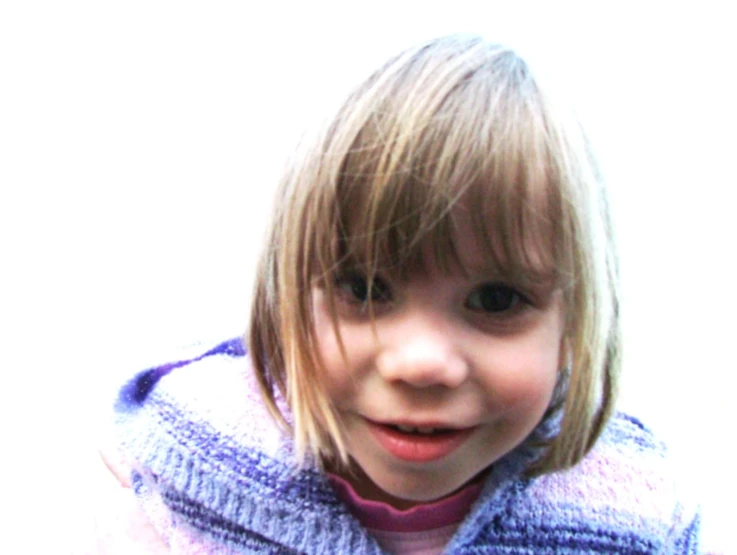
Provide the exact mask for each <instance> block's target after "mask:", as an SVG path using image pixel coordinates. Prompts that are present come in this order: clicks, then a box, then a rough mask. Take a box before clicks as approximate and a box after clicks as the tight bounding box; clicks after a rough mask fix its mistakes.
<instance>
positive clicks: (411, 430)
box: [397, 425, 435, 434]
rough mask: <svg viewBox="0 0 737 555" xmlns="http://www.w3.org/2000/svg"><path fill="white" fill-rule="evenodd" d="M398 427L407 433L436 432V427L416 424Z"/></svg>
mask: <svg viewBox="0 0 737 555" xmlns="http://www.w3.org/2000/svg"><path fill="white" fill-rule="evenodd" d="M397 429H398V430H399V431H400V432H405V433H407V434H433V433H435V428H415V427H414V426H399V425H398V426H397Z"/></svg>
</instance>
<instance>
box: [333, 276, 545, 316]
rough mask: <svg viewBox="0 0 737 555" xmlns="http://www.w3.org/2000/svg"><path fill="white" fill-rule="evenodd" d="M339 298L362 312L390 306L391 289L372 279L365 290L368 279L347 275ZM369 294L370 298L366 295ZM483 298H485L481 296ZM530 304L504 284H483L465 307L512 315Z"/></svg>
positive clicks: (341, 282)
mask: <svg viewBox="0 0 737 555" xmlns="http://www.w3.org/2000/svg"><path fill="white" fill-rule="evenodd" d="M335 285H336V288H337V289H338V294H339V295H340V296H341V298H342V299H344V300H345V301H346V302H348V303H349V304H351V305H357V306H360V307H361V308H364V307H366V306H367V305H368V303H369V299H370V301H371V302H372V303H382V304H384V303H390V302H391V301H392V300H393V296H392V293H391V288H390V286H389V285H387V283H386V282H385V281H384V280H383V279H381V278H380V277H375V278H374V279H373V281H372V283H371V291H370V292H369V290H368V279H367V278H366V277H365V276H363V275H362V274H360V273H347V274H344V275H341V276H338V277H337V278H336V279H335ZM369 294H370V295H369ZM484 294H486V297H483V296H482V295H484ZM530 304H531V303H530V300H529V299H528V298H527V297H525V295H523V294H522V293H520V292H519V291H517V290H516V289H515V288H514V287H511V286H509V285H506V284H503V283H485V284H482V285H480V286H479V287H477V288H476V289H474V290H473V291H472V292H471V294H470V295H469V296H468V298H467V299H466V302H465V307H466V308H468V309H469V310H472V311H474V312H478V313H485V314H493V315H500V316H501V315H504V314H512V313H514V312H516V311H518V310H520V309H522V308H523V305H530Z"/></svg>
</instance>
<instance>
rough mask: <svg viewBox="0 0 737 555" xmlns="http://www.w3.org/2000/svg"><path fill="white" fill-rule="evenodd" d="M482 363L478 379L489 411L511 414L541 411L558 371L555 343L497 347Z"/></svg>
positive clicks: (551, 391) (548, 400)
mask: <svg viewBox="0 0 737 555" xmlns="http://www.w3.org/2000/svg"><path fill="white" fill-rule="evenodd" d="M538 339H539V338H538ZM485 360H486V361H487V368H486V371H484V370H483V369H482V372H481V376H482V377H481V378H480V379H482V380H484V388H485V389H486V390H487V392H488V397H487V398H488V399H489V402H490V406H491V407H493V409H492V410H494V411H499V412H502V413H515V414H517V413H518V412H525V411H532V412H535V413H538V412H539V413H540V414H542V413H543V412H544V411H545V409H546V408H547V406H548V404H549V403H550V400H551V397H552V393H553V389H554V388H555V384H556V381H557V376H558V371H559V369H560V368H559V367H560V348H559V340H554V341H550V342H548V341H542V342H540V341H515V342H510V343H507V344H505V345H498V346H496V348H495V349H493V351H491V350H490V352H489V356H488V357H486V359H485Z"/></svg>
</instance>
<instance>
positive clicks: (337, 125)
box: [248, 36, 620, 473]
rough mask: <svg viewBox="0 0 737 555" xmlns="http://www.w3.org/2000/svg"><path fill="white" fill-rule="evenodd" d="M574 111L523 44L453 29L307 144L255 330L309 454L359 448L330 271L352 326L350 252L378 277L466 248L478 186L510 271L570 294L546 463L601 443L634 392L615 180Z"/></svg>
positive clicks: (373, 85) (269, 378) (275, 407)
mask: <svg viewBox="0 0 737 555" xmlns="http://www.w3.org/2000/svg"><path fill="white" fill-rule="evenodd" d="M566 114H567V112H566V111H565V110H561V109H559V108H558V107H557V105H555V103H554V102H553V101H552V100H551V98H550V97H549V96H547V95H546V94H545V92H544V91H543V90H542V89H541V87H540V85H539V83H538V81H537V80H536V79H535V78H534V77H533V75H532V73H531V71H530V69H529V68H528V66H527V64H526V63H525V62H524V61H523V60H522V59H521V58H520V57H519V56H518V55H517V54H515V53H514V52H513V51H512V50H510V49H508V48H505V47H502V46H498V45H494V44H489V43H487V42H485V41H484V40H483V39H480V38H476V37H459V36H451V37H444V38H440V39H436V40H433V41H430V42H428V43H425V44H422V45H420V46H418V47H416V48H412V49H409V50H407V51H405V52H403V53H402V54H400V55H399V56H397V57H395V58H393V59H392V60H390V61H389V62H388V63H387V64H386V65H384V66H383V67H382V68H381V69H380V70H379V71H377V72H376V73H374V74H373V75H372V76H371V77H370V78H369V79H368V80H366V81H365V82H364V83H363V84H362V85H361V86H359V87H358V88H357V90H355V91H354V92H353V94H352V95H350V97H349V98H348V99H347V101H346V102H345V103H344V104H343V105H342V107H341V108H340V109H339V110H338V112H337V114H336V115H335V117H334V118H333V119H332V121H331V122H330V123H329V124H328V125H327V126H326V127H325V128H324V129H323V130H322V132H321V134H320V135H319V136H318V137H317V139H316V140H314V141H312V142H310V143H309V144H307V145H305V146H304V148H302V149H301V150H300V151H299V152H298V153H297V154H296V155H295V156H294V158H293V160H292V162H291V164H290V167H289V168H288V169H287V171H286V172H285V175H284V176H283V179H282V181H281V184H280V188H279V191H278V197H277V201H276V208H275V211H274V216H273V222H272V227H271V230H270V234H269V236H268V237H267V243H266V246H265V249H264V251H263V254H262V258H261V261H260V266H259V271H258V276H257V280H256V287H255V297H254V304H253V307H252V314H251V322H250V328H249V338H248V339H249V341H248V343H249V345H250V352H251V357H252V360H253V364H254V368H255V372H256V376H257V377H258V381H259V384H260V386H261V389H262V393H263V396H264V399H265V402H266V404H267V406H268V407H269V408H270V410H271V411H272V413H273V414H274V416H275V417H276V418H277V419H278V420H279V421H281V422H282V423H283V424H286V425H287V426H288V427H289V428H290V429H291V430H292V432H293V435H294V439H295V446H296V450H297V453H298V457H299V458H300V460H302V459H303V458H304V456H305V455H306V454H308V453H309V454H312V455H314V456H316V457H317V459H318V460H323V459H326V458H327V459H339V460H342V461H344V462H345V461H346V458H347V456H346V451H345V441H344V438H343V432H342V430H341V425H340V421H339V419H338V417H337V415H336V413H335V411H334V407H333V406H332V404H331V402H330V399H329V398H328V396H327V394H326V392H325V388H324V384H323V380H322V378H321V375H322V371H321V366H320V357H319V353H318V352H317V348H316V344H317V342H316V337H315V330H314V322H313V315H312V288H313V285H314V284H315V282H316V280H320V281H321V282H322V283H323V284H324V287H325V290H326V293H327V297H328V299H329V300H330V306H331V309H332V314H333V325H334V326H335V327H336V331H337V316H336V312H335V304H334V300H333V299H334V296H333V295H334V293H335V291H334V288H335V285H334V281H333V280H332V279H330V276H332V275H334V273H335V272H336V270H337V269H338V268H340V267H342V266H343V265H345V264H359V265H360V266H361V267H362V268H365V269H366V271H367V275H368V276H369V279H372V278H373V276H374V275H375V274H376V272H378V271H386V272H390V273H398V272H406V271H408V269H411V268H416V267H418V265H422V264H425V263H426V262H425V258H426V256H427V255H426V252H427V249H426V248H423V246H426V245H428V244H431V245H433V253H432V257H433V260H434V261H438V262H439V263H440V264H441V265H446V264H447V261H449V260H454V261H458V256H457V251H456V247H455V245H454V242H453V241H454V240H453V236H454V235H453V233H452V229H453V218H451V209H453V207H454V206H456V205H457V204H458V202H459V200H461V199H464V206H470V207H471V210H470V213H469V218H470V221H471V222H472V226H473V229H474V233H475V234H476V235H477V237H478V238H479V240H481V241H482V244H483V245H485V247H486V251H487V252H488V256H489V257H490V260H491V261H492V262H493V263H494V264H495V265H496V266H497V267H498V268H499V269H500V271H501V272H503V275H504V276H505V277H508V278H509V279H510V280H511V281H512V282H513V283H518V282H519V281H525V280H527V281H530V280H535V279H538V278H540V277H542V275H543V274H548V275H550V276H552V277H553V279H555V281H556V285H557V286H558V287H560V288H561V290H562V293H563V296H564V300H565V306H566V314H567V317H566V318H567V319H566V324H565V333H564V341H563V342H564V345H563V346H562V348H565V352H566V353H567V359H568V362H569V365H568V367H567V368H566V369H565V372H564V374H565V376H566V390H565V398H564V400H563V401H562V403H563V405H562V406H563V411H564V412H563V420H562V426H561V429H560V432H559V433H558V434H557V436H556V437H555V438H553V439H552V440H551V441H550V442H549V444H547V445H546V446H545V447H546V449H545V451H544V454H543V457H542V459H541V460H540V461H539V464H538V465H537V466H536V467H535V469H534V470H533V471H532V472H533V473H542V472H549V471H553V470H557V469H561V468H565V467H568V466H571V465H574V464H575V463H577V462H578V461H579V460H580V459H581V458H582V457H583V456H584V455H585V454H586V453H587V452H588V450H589V449H591V447H592V446H593V444H594V442H595V441H596V439H597V437H598V436H599V434H600V432H601V431H602V428H603V427H604V425H605V423H606V421H607V420H608V418H609V416H610V415H611V413H612V410H613V405H614V400H615V394H616V390H617V381H618V370H619V363H620V325H619V314H618V312H619V310H618V306H619V305H618V277H617V263H616V252H615V248H614V242H613V237H612V230H611V225H610V217H609V209H608V206H607V202H606V196H605V191H604V189H603V185H602V180H601V177H600V175H599V172H598V169H597V166H596V164H595V161H594V159H593V157H592V154H591V150H590V148H589V143H588V140H587V138H586V137H585V135H584V133H583V132H582V130H581V128H580V126H579V125H578V123H577V121H576V120H575V119H574V118H572V117H569V116H568V115H566ZM466 200H467V201H468V202H465V201H466ZM540 246H543V247H544V248H540ZM541 251H542V252H543V255H544V256H543V260H542V261H540V260H539V258H540V257H539V254H540V252H541ZM533 253H536V254H537V255H538V256H537V257H536V256H535V255H534V254H533ZM369 287H370V285H369ZM341 345H342V343H341ZM344 354H345V351H344ZM280 395H281V396H283V397H284V398H285V399H286V402H287V405H288V407H289V410H288V412H287V413H286V414H289V416H286V415H285V413H284V411H283V410H280V408H279V404H278V403H277V399H278V397H279V396H280ZM288 420H289V421H288Z"/></svg>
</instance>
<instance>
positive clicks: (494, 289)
mask: <svg viewBox="0 0 737 555" xmlns="http://www.w3.org/2000/svg"><path fill="white" fill-rule="evenodd" d="M524 302H527V300H526V299H525V297H524V296H522V294H521V293H519V292H518V291H517V290H516V289H514V288H513V287H510V286H508V285H503V284H497V283H489V284H484V285H482V286H480V287H478V288H477V289H476V290H474V291H473V292H472V293H471V294H470V295H469V297H468V300H467V301H466V306H467V307H468V308H470V309H472V310H479V311H483V312H491V313H500V312H507V311H509V310H512V309H514V308H516V307H517V305H519V304H520V303H524Z"/></svg>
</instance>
